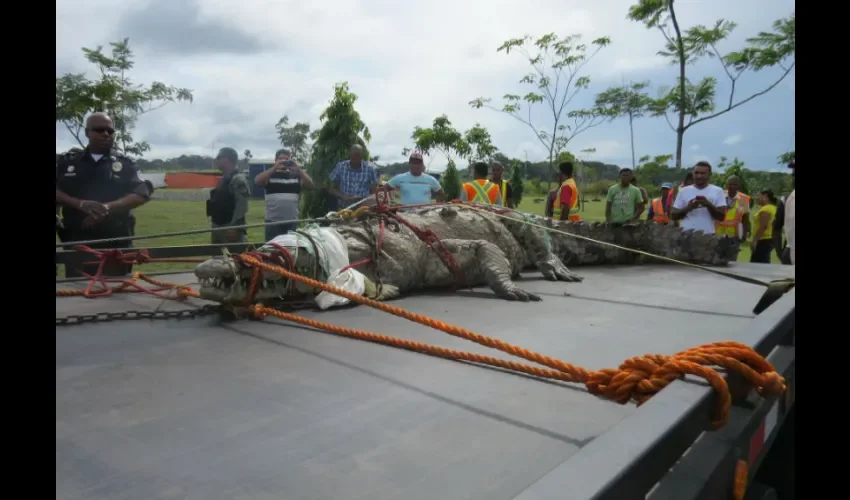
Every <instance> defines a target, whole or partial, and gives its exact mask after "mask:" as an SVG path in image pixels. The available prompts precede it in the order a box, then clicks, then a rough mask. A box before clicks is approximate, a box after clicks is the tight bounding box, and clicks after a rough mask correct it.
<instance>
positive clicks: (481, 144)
mask: <svg viewBox="0 0 850 500" xmlns="http://www.w3.org/2000/svg"><path fill="white" fill-rule="evenodd" d="M463 140H464V141H465V142H466V144H467V146H468V148H469V151H468V153H467V159H468V160H469V161H470V162H474V161H486V162H488V163H489V162H490V161H491V160H492V159H493V155H494V154H496V151H498V148H497V147H496V146H494V145H493V142H492V137H490V132H488V131H487V129H486V128H484V127H482V126H481V124H479V123H476V124H475V126H474V127H472V128H471V129H469V130H467V131H466V132H464V133H463Z"/></svg>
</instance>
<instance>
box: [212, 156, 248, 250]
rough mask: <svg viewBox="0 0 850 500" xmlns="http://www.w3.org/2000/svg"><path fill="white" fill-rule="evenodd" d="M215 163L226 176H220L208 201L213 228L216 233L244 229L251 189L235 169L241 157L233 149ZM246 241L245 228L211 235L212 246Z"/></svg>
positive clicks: (244, 178) (243, 175)
mask: <svg viewBox="0 0 850 500" xmlns="http://www.w3.org/2000/svg"><path fill="white" fill-rule="evenodd" d="M215 161H216V164H217V165H218V168H219V170H221V172H222V174H224V175H222V176H221V179H220V180H219V181H218V184H217V185H216V186H215V189H213V190H212V191H210V199H209V200H208V201H207V216H209V218H210V220H211V222H212V227H213V229H215V228H220V227H227V226H242V225H245V217H246V216H247V215H248V200H249V199H250V196H251V188H250V187H249V185H248V178H247V177H246V176H245V174H243V173H242V172H240V171H239V169H238V168H237V166H236V163H237V162H238V161H239V154H238V153H236V150H235V149H233V148H221V149H220V150H219V152H218V155H216V158H215ZM247 239H248V238H247V231H246V230H245V229H244V228H240V229H237V228H232V229H226V230H222V231H213V232H212V243H213V244H217V243H244V242H245V241H247Z"/></svg>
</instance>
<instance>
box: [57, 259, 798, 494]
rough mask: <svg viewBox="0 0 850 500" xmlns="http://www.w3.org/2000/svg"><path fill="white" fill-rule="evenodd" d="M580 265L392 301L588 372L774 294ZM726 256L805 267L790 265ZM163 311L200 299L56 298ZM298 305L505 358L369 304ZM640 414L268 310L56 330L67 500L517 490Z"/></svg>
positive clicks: (709, 278)
mask: <svg viewBox="0 0 850 500" xmlns="http://www.w3.org/2000/svg"><path fill="white" fill-rule="evenodd" d="M577 269H578V272H579V273H580V274H582V275H583V276H584V277H585V281H584V282H583V283H577V284H570V283H553V282H548V281H545V280H543V279H542V278H538V274H537V273H526V274H525V275H524V278H523V279H522V280H521V281H520V282H519V283H520V286H522V287H524V288H526V289H527V290H529V291H532V292H535V293H538V294H540V295H541V296H542V297H543V301H541V302H537V303H514V302H506V301H504V300H501V299H498V298H496V297H494V296H493V295H492V293H491V292H490V291H489V290H488V289H485V288H477V289H475V290H474V291H459V292H456V293H454V294H451V293H434V294H423V295H416V296H411V297H406V298H404V299H401V300H396V301H393V302H392V304H393V305H396V306H399V307H402V308H404V309H408V310H410V311H414V312H417V313H421V314H425V315H427V316H430V317H433V318H436V319H438V320H440V321H443V322H446V323H449V324H454V325H458V326H462V327H465V328H468V329H470V330H472V331H474V332H477V333H480V334H484V335H488V336H492V337H496V338H499V339H501V340H504V341H507V342H510V343H513V344H515V345H519V346H522V347H525V348H527V349H531V350H534V351H537V352H539V353H542V354H545V355H549V356H552V357H556V358H559V359H562V360H564V361H567V362H569V363H573V364H577V365H580V366H583V367H585V368H588V369H601V368H608V367H616V366H617V365H619V364H620V363H621V362H622V361H623V360H625V359H627V358H629V357H632V356H637V355H641V354H646V353H664V354H672V353H674V352H676V351H680V350H683V349H686V348H688V347H693V346H696V345H699V344H705V343H709V342H715V341H722V340H737V341H740V342H745V343H748V344H751V345H752V344H753V342H754V341H756V340H757V339H753V338H751V337H747V330H748V325H749V324H750V323H751V322H752V321H753V315H752V313H751V310H752V308H753V306H754V305H755V304H756V302H757V301H758V299H759V297H760V296H761V294H762V292H763V291H764V289H763V288H761V287H758V286H754V285H750V284H746V283H742V282H739V281H734V280H731V279H728V278H724V277H721V276H717V275H714V274H710V273H706V272H702V271H699V270H695V269H689V268H685V267H681V266H673V265H641V266H628V267H626V266H624V267H605V268H602V267H600V268H593V267H587V268H580V269H579V268H577ZM729 269H730V270H731V271H733V272H736V273H740V274H744V275H747V276H752V277H756V278H759V279H763V280H771V279H777V278H783V277H788V276H789V275H793V267H789V266H778V265H762V264H735V265H732V266H730V267H729ZM159 278H161V279H164V280H166V281H174V282H183V283H190V282H192V281H193V278H194V277H193V276H192V275H191V274H182V275H173V276H165V277H159ZM83 286H85V285H84V283H79V282H78V283H65V284H63V285H62V287H65V288H81V287H83ZM565 294H566V295H565ZM204 303H205V302H204V301H199V300H192V301H190V304H194V305H196V306H197V305H202V304H204ZM158 307H159V308H161V309H162V308H167V309H182V308H186V307H187V305H186V304H178V303H174V302H171V301H168V302H163V301H162V300H159V299H156V298H155V297H152V296H149V295H146V294H116V295H113V296H110V297H105V298H98V299H93V300H91V299H84V298H78V297H72V298H62V297H57V299H56V315H57V317H60V316H67V315H71V314H88V313H94V312H109V311H113V312H116V311H124V310H152V309H155V308H158ZM302 314H303V315H305V316H307V317H311V318H314V319H317V320H319V321H324V322H327V323H331V324H338V325H344V326H346V327H349V328H358V329H363V330H369V331H373V332H376V333H383V334H387V335H393V336H398V337H401V338H406V339H414V340H418V341H420V342H426V343H432V344H437V345H440V346H444V347H449V348H454V349H459V350H468V351H473V352H480V353H486V354H489V355H493V356H496V357H503V358H510V357H509V356H508V355H506V354H502V353H500V352H498V351H493V350H490V349H487V348H485V347H482V346H479V345H477V344H473V343H470V342H467V341H465V340H463V339H459V338H455V337H452V336H449V335H447V334H444V333H442V332H439V331H436V330H431V329H429V328H427V327H424V326H421V325H418V324H415V323H412V322H409V321H407V320H404V319H401V318H397V317H394V316H391V315H389V314H385V313H382V312H380V311H377V310H374V309H371V308H369V307H366V306H356V307H351V308H344V309H334V310H331V311H325V312H314V311H306V312H303V313H302ZM511 359H515V360H517V361H522V360H519V359H518V358H511ZM677 386H678V387H677V389H676V390H677V391H683V392H682V393H683V394H686V393H692V394H690V395H689V396H688V397H686V398H684V399H683V400H682V403H681V408H671V409H670V411H671V412H673V413H675V412H678V411H682V412H684V411H686V410H687V406H688V405H689V404H692V403H693V401H694V400H696V399H698V398H699V397H701V395H703V394H704V393H705V391H706V388H705V386H704V385H703V384H700V383H698V382H693V381H690V382H684V383H681V384H679V383H677ZM672 388H673V387H672V386H671V387H669V388H668V389H672ZM686 395H687V394H686ZM659 397H660V396H659ZM650 404H651V403H650ZM647 406H649V405H647ZM674 406H675V405H674ZM644 408H645V407H642V408H641V409H640V410H638V409H637V408H636V407H635V406H634V405H633V404H629V405H624V406H623V405H619V404H616V403H612V402H608V401H604V400H601V399H599V398H597V397H595V396H592V395H590V394H588V393H587V392H586V390H585V389H584V387H581V386H576V385H571V384H561V383H553V382H550V381H541V380H537V379H534V378H532V377H526V376H522V375H516V374H512V373H506V372H503V371H500V370H496V369H492V368H488V367H481V366H476V365H472V364H466V363H462V362H457V361H450V360H444V359H439V358H435V357H431V356H426V355H423V354H417V353H413V352H407V351H403V350H399V349H394V348H391V347H386V346H382V345H376V344H370V343H367V342H363V341H358V340H353V339H348V338H342V337H338V336H334V335H331V334H326V333H322V332H317V331H313V330H311V329H309V328H305V327H301V326H300V325H293V324H290V323H285V322H282V321H279V320H277V319H274V318H268V319H266V320H264V321H249V320H241V321H236V322H227V323H222V322H221V321H220V319H219V318H217V317H216V316H206V317H201V318H196V319H185V320H138V321H113V322H109V323H96V324H84V325H78V326H61V327H59V326H57V329H56V498H57V499H62V500H71V499H104V500H105V499H109V500H154V499H198V500H219V499H221V500H225V499H226V500H232V499H252V500H260V499H269V500H272V499H274V500H281V499H287V500H288V499H293V500H301V499H305V500H306V499H316V500H325V499H327V500H331V499H333V500H335V499H346V500H347V499H363V500H366V499H368V500H373V499H399V500H401V499H404V500H434V499H441V500H443V499H444V500H452V499H461V498H462V499H481V500H502V499H505V500H507V499H513V498H515V497H517V496H519V495H520V494H522V493H523V491H525V490H527V489H528V488H529V487H530V486H532V485H534V483H536V482H537V481H538V480H540V479H541V478H542V477H543V476H545V475H547V473H549V472H550V471H551V470H552V469H554V468H556V467H558V466H559V465H562V464H564V463H565V462H567V461H568V459H570V457H571V456H573V455H574V454H576V453H577V452H578V451H579V450H580V449H581V448H582V447H584V446H585V445H587V444H588V443H590V442H592V441H593V440H594V439H596V438H598V437H600V436H603V435H605V434H606V433H608V432H610V431H611V430H612V429H614V428H616V426H617V424H618V423H619V422H620V421H621V420H623V419H624V418H626V417H628V416H629V415H632V414H633V413H635V412H637V411H644ZM675 417H676V415H671V419H672V418H675ZM567 465H568V464H567ZM533 497H534V498H538V496H533ZM523 498H525V496H523ZM529 498H531V496H530V497H529ZM540 498H543V497H540ZM560 498H572V497H571V496H570V495H569V494H568V492H562V494H561V495H560Z"/></svg>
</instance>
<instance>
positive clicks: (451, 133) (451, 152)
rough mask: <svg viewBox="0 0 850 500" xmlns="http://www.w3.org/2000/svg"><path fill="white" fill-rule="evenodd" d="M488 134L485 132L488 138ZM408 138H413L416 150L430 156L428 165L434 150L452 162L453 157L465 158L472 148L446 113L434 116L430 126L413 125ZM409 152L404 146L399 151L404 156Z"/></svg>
mask: <svg viewBox="0 0 850 500" xmlns="http://www.w3.org/2000/svg"><path fill="white" fill-rule="evenodd" d="M467 135H469V132H467ZM489 136H490V134H487V137H488V138H489ZM410 138H411V139H413V144H414V147H415V149H416V150H417V151H419V152H420V153H422V154H423V155H427V156H429V157H430V160H429V162H428V164H429V165H430V164H431V161H433V159H434V158H433V156H432V153H434V152H439V153H441V154H442V155H443V156H445V157H446V160H447V161H448V162H449V163H453V162H454V158H455V157H458V158H466V157H468V156H469V155H470V154H471V153H472V148H471V147H470V145H469V143H468V142H467V141H466V139H464V136H463V134H461V133H460V132H458V130H457V129H456V128H454V126H453V125H452V122H451V121H449V118H448V117H447V116H446V115H440V116H438V117H436V118H434V121H433V123H432V124H431V127H428V128H423V127H419V126H416V127H414V128H413V133H412V134H410ZM409 153H410V148H404V149H403V150H402V152H401V154H402V155H404V156H407V155H408V154H409Z"/></svg>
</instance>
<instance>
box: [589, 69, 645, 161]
mask: <svg viewBox="0 0 850 500" xmlns="http://www.w3.org/2000/svg"><path fill="white" fill-rule="evenodd" d="M648 87H649V82H631V83H629V84H628V85H623V86H620V87H612V88H610V89H608V90H606V91H605V92H602V93H600V94H599V95H597V96H596V106H597V107H598V108H600V109H604V110H605V111H606V113H607V114H608V115H609V116H611V117H612V118H618V117H622V116H625V117H628V119H629V138H630V140H631V144H632V169H634V168H636V167H637V163H636V162H635V128H634V121H635V120H636V119H638V118H641V117H642V116H643V115H644V114H645V113H646V111H647V109H648V107H649V104H650V102H651V99H650V98H649V95H648V94H647V93H646V92H645V89H646V88H648Z"/></svg>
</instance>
